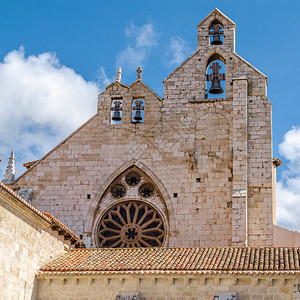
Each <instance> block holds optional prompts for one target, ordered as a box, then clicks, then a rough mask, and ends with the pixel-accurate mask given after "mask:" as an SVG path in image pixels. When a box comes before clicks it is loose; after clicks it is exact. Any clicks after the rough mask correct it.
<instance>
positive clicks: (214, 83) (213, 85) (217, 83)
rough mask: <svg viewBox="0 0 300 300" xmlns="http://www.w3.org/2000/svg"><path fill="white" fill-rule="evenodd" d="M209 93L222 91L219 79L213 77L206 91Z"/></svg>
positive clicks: (220, 92)
mask: <svg viewBox="0 0 300 300" xmlns="http://www.w3.org/2000/svg"><path fill="white" fill-rule="evenodd" d="M208 92H209V93H210V94H222V93H223V92H224V91H223V89H222V88H221V84H220V80H219V79H217V78H214V79H213V80H212V83H211V88H210V89H209V91H208Z"/></svg>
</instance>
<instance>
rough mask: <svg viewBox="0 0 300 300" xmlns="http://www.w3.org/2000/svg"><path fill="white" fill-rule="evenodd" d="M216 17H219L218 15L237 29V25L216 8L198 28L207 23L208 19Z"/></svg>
mask: <svg viewBox="0 0 300 300" xmlns="http://www.w3.org/2000/svg"><path fill="white" fill-rule="evenodd" d="M212 15H214V17H217V16H218V15H219V16H220V17H221V18H222V19H225V20H226V21H227V22H228V23H230V24H231V25H233V26H234V28H235V23H234V22H233V21H232V20H231V19H230V18H228V17H227V16H226V15H225V14H223V13H222V12H221V11H220V10H219V9H217V8H215V9H214V10H213V11H212V12H211V13H210V14H208V15H207V16H206V17H205V18H204V19H203V20H202V21H201V22H200V23H199V24H198V25H197V27H200V26H201V25H202V24H203V23H205V22H206V21H207V19H208V18H210V16H212Z"/></svg>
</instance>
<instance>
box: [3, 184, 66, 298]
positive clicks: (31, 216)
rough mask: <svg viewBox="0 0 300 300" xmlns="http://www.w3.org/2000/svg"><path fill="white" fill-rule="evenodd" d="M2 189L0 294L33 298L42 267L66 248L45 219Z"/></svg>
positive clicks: (8, 296) (5, 296)
mask: <svg viewBox="0 0 300 300" xmlns="http://www.w3.org/2000/svg"><path fill="white" fill-rule="evenodd" d="M3 192H4V191H3V190H2V191H1V193H0V241H1V243H0V298H1V299H12V300H16V299H31V297H32V296H33V294H34V287H35V274H36V272H37V271H38V269H39V268H40V267H41V266H42V265H44V264H46V263H47V262H49V261H50V260H52V259H54V258H56V257H57V256H59V255H61V254H62V253H63V252H64V245H65V244H64V243H63V242H61V241H59V240H58V239H56V238H55V237H54V236H52V235H51V234H50V233H49V232H50V231H49V229H48V228H47V226H50V225H49V224H47V222H46V221H45V220H43V219H42V218H41V217H40V216H39V215H37V214H36V213H34V212H28V209H26V207H23V208H22V204H20V206H18V205H12V203H17V202H18V200H16V199H14V198H13V196H11V195H3Z"/></svg>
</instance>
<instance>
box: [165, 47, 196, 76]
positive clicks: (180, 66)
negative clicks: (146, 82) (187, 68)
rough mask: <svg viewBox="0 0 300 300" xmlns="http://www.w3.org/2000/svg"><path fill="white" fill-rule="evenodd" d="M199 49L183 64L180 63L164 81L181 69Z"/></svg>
mask: <svg viewBox="0 0 300 300" xmlns="http://www.w3.org/2000/svg"><path fill="white" fill-rule="evenodd" d="M198 52H199V50H196V51H195V52H194V53H193V54H192V55H191V56H189V57H188V58H187V59H186V60H185V61H184V62H183V63H182V64H181V65H179V66H178V67H177V68H176V69H175V70H174V71H173V72H172V73H171V74H170V75H169V76H168V77H166V78H165V79H164V80H163V82H165V81H167V80H168V79H170V78H171V77H172V76H173V75H174V74H175V73H176V72H177V71H178V70H179V69H181V68H182V67H183V66H184V65H185V64H186V63H187V62H188V61H189V60H191V59H192V58H193V57H194V56H195V55H196V54H198Z"/></svg>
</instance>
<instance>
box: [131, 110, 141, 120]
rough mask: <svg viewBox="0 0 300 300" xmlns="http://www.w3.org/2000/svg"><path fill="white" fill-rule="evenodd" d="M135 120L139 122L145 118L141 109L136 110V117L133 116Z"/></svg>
mask: <svg viewBox="0 0 300 300" xmlns="http://www.w3.org/2000/svg"><path fill="white" fill-rule="evenodd" d="M133 120H135V121H137V122H139V121H141V120H143V118H142V114H141V111H140V110H136V111H135V115H134V117H133Z"/></svg>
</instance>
